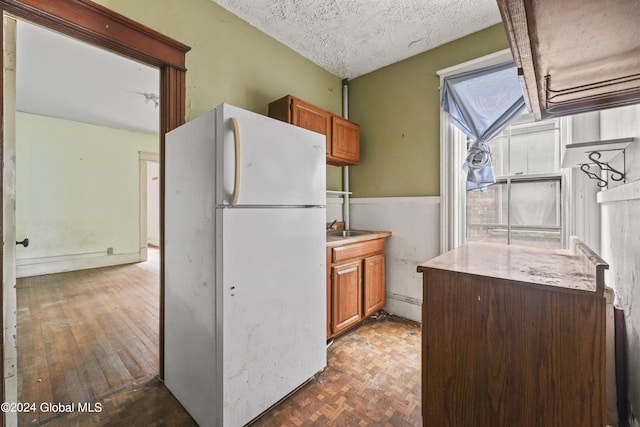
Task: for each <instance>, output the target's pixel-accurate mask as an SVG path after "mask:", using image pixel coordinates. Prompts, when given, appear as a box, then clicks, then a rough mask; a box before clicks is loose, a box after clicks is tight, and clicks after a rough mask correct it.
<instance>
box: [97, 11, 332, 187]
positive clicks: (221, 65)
mask: <svg viewBox="0 0 640 427" xmlns="http://www.w3.org/2000/svg"><path fill="white" fill-rule="evenodd" d="M96 2H97V3H99V4H101V5H103V6H105V7H107V8H109V9H111V10H113V11H115V12H118V13H120V14H122V15H124V16H126V17H128V18H131V19H133V20H135V21H137V22H140V23H141V24H144V25H146V26H148V27H150V28H152V29H154V30H156V31H159V32H161V33H163V34H165V35H167V36H169V37H171V38H173V39H175V40H178V41H180V42H182V43H184V44H186V45H188V46H190V47H191V51H189V52H188V53H187V70H188V71H187V120H191V119H193V118H195V117H197V116H199V115H201V114H202V113H204V112H206V111H208V110H210V109H211V108H213V107H215V106H216V105H218V104H220V103H222V102H226V103H229V104H233V105H236V106H238V107H242V108H246V109H248V110H251V111H255V112H257V113H261V114H265V115H266V114H267V105H268V104H269V102H271V101H273V100H275V99H278V98H280V97H282V96H284V95H287V94H291V95H295V96H297V97H299V98H301V99H304V100H305V101H308V102H310V103H312V104H315V105H317V106H319V107H321V108H324V109H326V110H329V111H332V112H334V113H336V114H340V113H341V110H342V95H341V93H342V83H341V80H340V78H338V77H336V76H334V75H333V74H331V73H329V72H328V71H325V70H324V69H322V68H320V67H318V66H317V65H315V64H313V63H312V62H311V61H309V60H307V59H305V58H303V57H302V56H300V55H299V54H297V53H296V52H294V51H293V50H291V49H290V48H288V47H286V46H284V45H283V44H281V43H280V42H278V41H276V40H275V39H273V38H271V37H269V36H267V35H265V34H264V33H262V32H260V31H259V30H257V29H256V28H254V27H252V26H250V25H249V24H248V23H246V22H245V21H242V20H241V19H239V18H238V17H236V16H235V15H233V14H231V13H230V12H227V11H226V10H225V9H223V8H221V7H220V6H218V5H217V4H215V3H214V2H212V1H211V0H182V1H168V0H165V1H158V0H136V1H131V0H97V1H96ZM341 179H342V178H341V175H340V169H339V168H335V167H331V166H328V167H327V187H328V188H330V189H338V188H339V187H340V186H341Z"/></svg>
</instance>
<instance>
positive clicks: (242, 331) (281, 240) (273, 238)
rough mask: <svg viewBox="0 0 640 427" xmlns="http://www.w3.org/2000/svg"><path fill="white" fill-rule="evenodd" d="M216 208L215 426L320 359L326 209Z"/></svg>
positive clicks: (276, 394)
mask: <svg viewBox="0 0 640 427" xmlns="http://www.w3.org/2000/svg"><path fill="white" fill-rule="evenodd" d="M217 212H218V218H219V219H220V216H222V227H220V228H218V230H222V246H221V247H219V248H218V256H219V257H220V254H221V257H222V259H220V258H218V265H220V264H221V265H222V269H220V268H218V278H219V282H218V283H217V295H219V297H218V301H220V300H222V318H223V320H222V322H223V328H222V330H223V336H222V359H223V368H222V370H223V383H222V390H223V393H224V398H223V400H224V402H223V404H224V408H225V418H224V420H223V423H222V425H225V426H226V425H230V426H232V425H233V426H235V425H244V424H246V423H247V422H249V421H250V420H251V419H252V418H254V417H256V416H257V415H258V414H260V413H261V412H263V411H264V410H266V409H267V408H269V407H270V406H271V405H273V404H274V403H276V402H277V401H278V400H280V399H281V398H283V397H284V396H285V395H287V394H288V393H290V392H291V391H293V390H294V389H295V388H297V387H298V386H299V385H301V384H302V383H303V382H305V381H306V380H307V379H309V378H310V377H312V376H313V375H315V374H316V373H317V372H318V371H320V370H321V369H323V368H324V366H325V365H326V325H325V311H326V301H325V298H326V287H325V285H326V282H325V280H326V279H325V274H326V273H325V250H326V242H325V238H326V236H325V229H324V222H325V215H326V214H325V209H324V208H311V209H293V208H255V209H244V208H224V209H218V210H217ZM220 295H221V297H220ZM219 329H220V328H218V330H219ZM218 348H220V347H218ZM247 396H250V398H247Z"/></svg>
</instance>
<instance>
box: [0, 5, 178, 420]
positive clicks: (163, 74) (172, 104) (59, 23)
mask: <svg viewBox="0 0 640 427" xmlns="http://www.w3.org/2000/svg"><path fill="white" fill-rule="evenodd" d="M33 3H34V2H32V1H29V0H11V1H5V0H0V8H1V9H2V13H3V17H5V16H10V17H13V18H18V19H24V20H26V21H30V22H34V23H36V24H38V25H41V26H43V27H45V28H48V29H51V30H54V31H56V32H58V33H61V34H65V35H67V36H71V37H73V38H75V39H78V40H83V41H86V42H89V43H90V44H92V45H94V46H98V47H102V48H104V49H106V50H108V51H110V52H114V53H117V54H120V55H123V56H125V57H128V58H131V59H134V60H137V61H140V62H141V63H143V64H146V65H149V66H152V67H156V68H157V69H158V70H159V71H160V85H159V88H160V94H159V95H160V96H159V98H160V99H161V100H162V102H161V103H160V105H159V115H160V126H159V135H160V138H159V139H160V149H159V151H160V156H159V157H160V171H161V172H160V173H161V175H162V173H163V169H164V159H163V155H164V154H163V153H164V134H165V133H166V132H168V131H169V130H171V129H174V128H175V127H177V126H179V125H181V124H182V123H184V120H185V90H184V85H185V74H186V69H185V54H186V52H187V51H189V49H190V48H189V47H188V46H186V45H184V44H182V43H179V42H176V41H175V40H172V39H170V38H168V37H166V36H164V35H162V34H160V33H158V32H156V31H154V30H151V29H149V28H147V27H144V26H142V25H140V24H138V23H136V22H134V21H132V20H130V19H128V18H126V17H124V16H121V15H119V14H116V13H114V12H112V11H111V10H109V9H107V8H105V7H103V6H100V5H97V4H95V3H92V2H90V1H83V2H77V1H74V0H60V1H57V2H48V3H46V2H38V3H37V4H36V5H34V4H33ZM114 29H117V31H114ZM2 61H3V66H2V69H3V71H4V73H5V74H7V70H9V69H10V68H11V67H12V66H13V64H10V63H6V59H5V58H4V57H2ZM2 84H3V85H4V81H3V83H2ZM6 89H7V88H5V90H3V98H6V94H7V90H6ZM3 101H5V99H3ZM0 108H2V115H3V118H4V119H5V122H6V119H7V116H6V114H7V113H8V112H7V111H5V105H4V102H3V103H0ZM10 132H11V129H7V127H5V129H4V132H3V133H2V135H0V137H1V138H2V140H1V144H0V150H2V152H3V153H4V155H5V159H6V154H7V153H6V152H5V147H6V143H7V141H8V140H10V139H11V138H12V137H13V136H12V135H11V134H10ZM9 154H10V153H9ZM0 172H2V173H1V174H0V175H2V176H3V185H2V193H3V197H0V203H2V205H1V206H0V207H2V208H3V209H4V207H5V206H7V203H6V200H5V198H4V195H6V193H7V187H6V185H7V181H6V179H5V174H4V170H3V171H0ZM160 187H161V188H160V199H161V205H162V198H163V188H162V183H161V186H160ZM9 207H10V206H9ZM5 211H6V210H5ZM7 225H8V224H7V222H6V221H5V222H4V223H3V234H4V238H5V241H11V239H12V238H15V228H14V227H12V226H9V227H7ZM160 227H161V232H160V234H161V239H160V243H161V245H162V227H163V213H162V212H161V213H160ZM0 250H2V256H3V260H4V263H3V264H2V265H0V267H1V268H2V276H3V291H2V292H1V293H0V296H1V297H2V303H3V308H4V318H3V322H4V327H5V332H6V333H5V337H6V340H5V341H4V342H1V343H0V348H1V351H2V354H3V357H4V359H5V360H4V363H3V364H0V374H2V377H3V378H4V379H5V382H4V387H3V388H1V389H0V390H1V396H0V397H2V400H3V401H6V400H7V399H10V398H13V400H12V401H17V400H16V399H15V396H16V395H17V386H16V381H15V379H16V373H15V342H14V341H13V342H12V339H15V329H13V330H12V328H15V318H16V314H15V309H13V310H12V307H11V303H12V302H13V304H15V290H13V289H14V284H15V274H14V275H13V277H11V274H10V273H11V271H13V272H14V273H15V264H11V262H7V255H9V258H11V255H12V254H13V252H12V251H7V250H3V249H2V248H0ZM13 259H14V262H15V257H14V258H13ZM7 264H9V268H7ZM8 270H10V272H9V274H7V271H8ZM163 286H164V283H163V273H162V255H161V260H160V290H159V293H160V296H159V306H160V309H159V314H160V320H159V324H160V334H159V345H158V352H159V368H160V377H162V376H163V352H162V349H163V336H164V319H163V317H162V312H163V299H164V294H163ZM14 307H15V306H14ZM12 347H13V350H14V353H13V354H12V353H11V351H9V350H11V348H12ZM4 366H7V367H8V368H9V369H8V370H6V371H5V369H4ZM5 416H7V415H6V414H5ZM2 421H4V418H3V419H2ZM8 422H10V423H11V421H8Z"/></svg>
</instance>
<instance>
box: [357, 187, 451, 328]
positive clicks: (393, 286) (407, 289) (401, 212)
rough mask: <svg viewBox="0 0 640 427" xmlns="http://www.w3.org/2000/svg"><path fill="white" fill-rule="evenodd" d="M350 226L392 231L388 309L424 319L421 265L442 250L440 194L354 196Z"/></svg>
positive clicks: (388, 244)
mask: <svg viewBox="0 0 640 427" xmlns="http://www.w3.org/2000/svg"><path fill="white" fill-rule="evenodd" d="M350 208H351V228H352V229H362V230H380V231H390V232H391V233H393V235H392V236H391V237H389V238H387V241H386V246H385V249H386V251H385V255H386V257H385V262H386V264H385V268H386V284H387V304H386V306H385V310H386V311H388V312H389V313H391V314H395V315H397V316H401V317H404V318H407V319H411V320H415V321H418V322H420V321H421V310H422V277H421V274H418V273H417V271H416V269H417V267H418V265H419V264H422V263H423V262H425V261H427V260H429V259H431V258H433V257H436V256H438V255H439V252H440V197H381V198H351V203H350Z"/></svg>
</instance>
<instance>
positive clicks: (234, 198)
mask: <svg viewBox="0 0 640 427" xmlns="http://www.w3.org/2000/svg"><path fill="white" fill-rule="evenodd" d="M231 126H232V127H233V143H234V147H235V158H236V171H235V177H234V182H233V193H232V195H231V206H235V204H236V203H238V196H239V195H240V166H241V164H242V161H241V153H240V126H239V125H238V119H236V118H235V117H231Z"/></svg>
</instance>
